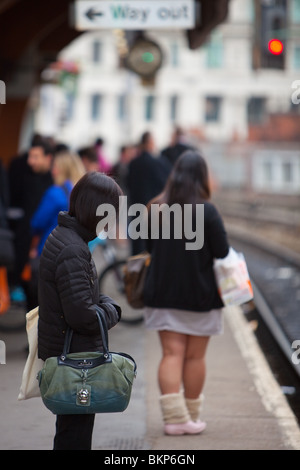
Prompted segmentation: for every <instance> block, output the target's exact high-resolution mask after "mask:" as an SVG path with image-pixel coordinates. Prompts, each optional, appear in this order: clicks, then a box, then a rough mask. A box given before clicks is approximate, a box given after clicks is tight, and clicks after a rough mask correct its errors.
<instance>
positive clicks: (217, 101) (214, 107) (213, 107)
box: [205, 96, 222, 122]
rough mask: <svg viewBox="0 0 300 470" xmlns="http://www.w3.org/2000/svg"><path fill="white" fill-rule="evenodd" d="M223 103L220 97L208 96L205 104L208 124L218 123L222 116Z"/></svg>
mask: <svg viewBox="0 0 300 470" xmlns="http://www.w3.org/2000/svg"><path fill="white" fill-rule="evenodd" d="M221 101H222V98H220V97H219V96H208V97H207V98H206V103H205V120H206V122H218V121H219V120H220V114H221Z"/></svg>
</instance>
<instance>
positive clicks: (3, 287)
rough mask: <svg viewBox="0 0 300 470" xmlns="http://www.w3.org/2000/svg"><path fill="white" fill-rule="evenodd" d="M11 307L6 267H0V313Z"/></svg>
mask: <svg viewBox="0 0 300 470" xmlns="http://www.w3.org/2000/svg"><path fill="white" fill-rule="evenodd" d="M9 307H10V295H9V286H8V281H7V271H6V268H2V267H1V268H0V315H2V314H3V313H5V312H6V311H7V310H8V309H9Z"/></svg>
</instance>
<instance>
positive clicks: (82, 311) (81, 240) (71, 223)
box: [38, 212, 121, 360]
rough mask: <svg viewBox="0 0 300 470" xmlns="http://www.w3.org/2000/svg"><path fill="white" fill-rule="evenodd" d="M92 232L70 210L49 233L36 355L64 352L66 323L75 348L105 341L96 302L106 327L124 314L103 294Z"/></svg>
mask: <svg viewBox="0 0 300 470" xmlns="http://www.w3.org/2000/svg"><path fill="white" fill-rule="evenodd" d="M92 238H93V236H92V235H91V234H90V233H89V232H87V231H86V229H84V228H83V227H81V226H80V225H79V224H78V222H77V220H76V219H75V218H73V217H70V216H69V215H68V214H67V213H65V212H61V213H60V214H59V216H58V226H57V227H56V228H55V229H54V230H53V232H52V233H51V234H50V235H49V237H48V239H47V241H46V243H45V246H44V249H43V252H42V255H41V259H40V271H39V326H38V355H39V357H40V358H41V359H43V360H46V359H47V358H48V357H51V356H59V355H60V354H61V353H62V350H63V345H64V340H65V334H66V330H67V327H68V326H70V327H71V328H72V329H73V332H74V333H73V338H72V343H71V352H83V351H97V350H99V349H100V348H101V345H102V341H101V336H100V332H99V326H98V322H97V317H96V310H95V306H96V305H98V306H99V307H101V309H102V310H103V311H104V312H105V314H106V319H107V325H108V329H110V328H112V327H113V326H114V325H116V323H117V322H118V321H119V319H120V315H121V310H120V307H119V306H118V305H116V304H115V303H114V301H113V300H112V299H111V298H109V297H107V296H105V295H100V294H99V290H98V282H97V272H96V268H95V264H94V261H93V259H92V258H91V254H90V251H89V248H88V242H89V241H90V240H91V239H92Z"/></svg>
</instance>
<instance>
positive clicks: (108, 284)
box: [99, 259, 144, 324]
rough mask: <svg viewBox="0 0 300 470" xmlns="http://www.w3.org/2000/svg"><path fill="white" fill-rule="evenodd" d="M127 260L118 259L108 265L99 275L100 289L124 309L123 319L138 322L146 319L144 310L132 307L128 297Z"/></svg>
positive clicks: (133, 322) (126, 321) (132, 322)
mask: <svg viewBox="0 0 300 470" xmlns="http://www.w3.org/2000/svg"><path fill="white" fill-rule="evenodd" d="M126 261H127V260H123V259H122V260H117V261H115V262H114V263H112V264H110V265H108V266H107V267H106V268H105V269H104V270H103V271H102V273H101V274H100V276H99V290H100V292H101V293H103V294H105V295H108V296H109V297H111V298H112V299H114V300H115V301H116V302H117V303H118V304H119V305H120V307H121V309H122V317H121V321H122V322H124V323H131V324H137V323H141V322H142V321H143V320H144V316H143V310H142V309H134V308H132V307H131V306H130V305H129V304H128V302H127V299H126V295H125V288H124V267H125V264H126Z"/></svg>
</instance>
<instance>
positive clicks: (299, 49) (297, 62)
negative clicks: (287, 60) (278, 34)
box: [294, 46, 300, 70]
mask: <svg viewBox="0 0 300 470" xmlns="http://www.w3.org/2000/svg"><path fill="white" fill-rule="evenodd" d="M294 68H295V69H298V70H299V69H300V46H295V49H294Z"/></svg>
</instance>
